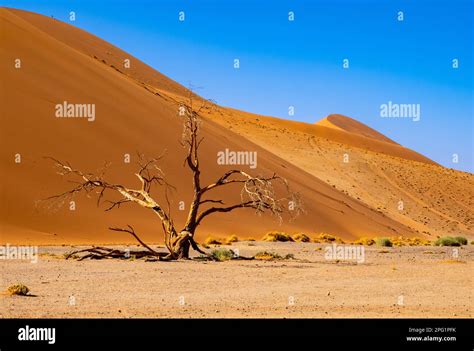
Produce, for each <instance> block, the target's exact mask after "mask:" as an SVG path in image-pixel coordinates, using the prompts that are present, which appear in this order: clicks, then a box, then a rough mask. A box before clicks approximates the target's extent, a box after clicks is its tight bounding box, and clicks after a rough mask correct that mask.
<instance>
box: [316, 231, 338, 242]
mask: <svg viewBox="0 0 474 351" xmlns="http://www.w3.org/2000/svg"><path fill="white" fill-rule="evenodd" d="M313 243H318V244H322V243H325V244H330V243H335V244H344V240H342V239H341V238H339V237H338V236H335V235H331V234H327V233H319V234H318V236H317V237H316V238H314V239H313Z"/></svg>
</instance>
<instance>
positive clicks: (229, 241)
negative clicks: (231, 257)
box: [225, 235, 239, 245]
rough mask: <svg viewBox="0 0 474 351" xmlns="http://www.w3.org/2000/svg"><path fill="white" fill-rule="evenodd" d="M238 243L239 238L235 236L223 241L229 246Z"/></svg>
mask: <svg viewBox="0 0 474 351" xmlns="http://www.w3.org/2000/svg"><path fill="white" fill-rule="evenodd" d="M238 241H239V238H238V237H237V236H236V235H231V236H229V237H227V238H226V239H225V243H226V244H227V245H230V244H232V243H236V242H238Z"/></svg>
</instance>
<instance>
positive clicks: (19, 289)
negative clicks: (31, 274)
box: [7, 283, 30, 296]
mask: <svg viewBox="0 0 474 351" xmlns="http://www.w3.org/2000/svg"><path fill="white" fill-rule="evenodd" d="M7 291H8V293H9V294H10V295H20V296H26V295H28V293H29V292H30V289H29V288H28V287H27V286H26V285H24V284H21V283H19V284H14V285H11V286H9V287H8V289H7Z"/></svg>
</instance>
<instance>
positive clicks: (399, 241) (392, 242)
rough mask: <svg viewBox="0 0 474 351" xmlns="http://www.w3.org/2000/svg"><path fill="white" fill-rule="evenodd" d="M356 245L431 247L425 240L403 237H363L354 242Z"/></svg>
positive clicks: (429, 242)
mask: <svg viewBox="0 0 474 351" xmlns="http://www.w3.org/2000/svg"><path fill="white" fill-rule="evenodd" d="M353 244H355V245H365V246H372V245H377V246H384V247H392V246H395V247H401V246H430V245H431V241H429V240H427V239H424V238H416V237H415V238H404V237H402V236H397V237H390V238H388V237H379V238H374V239H372V238H367V237H362V238H359V239H357V240H355V241H354V242H353Z"/></svg>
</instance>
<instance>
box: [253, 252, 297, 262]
mask: <svg viewBox="0 0 474 351" xmlns="http://www.w3.org/2000/svg"><path fill="white" fill-rule="evenodd" d="M254 258H255V259H256V260H261V261H272V260H292V259H294V258H295V257H294V256H293V255H292V254H288V255H285V256H281V255H279V254H277V253H276V252H270V251H260V252H257V254H256V255H255V256H254Z"/></svg>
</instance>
